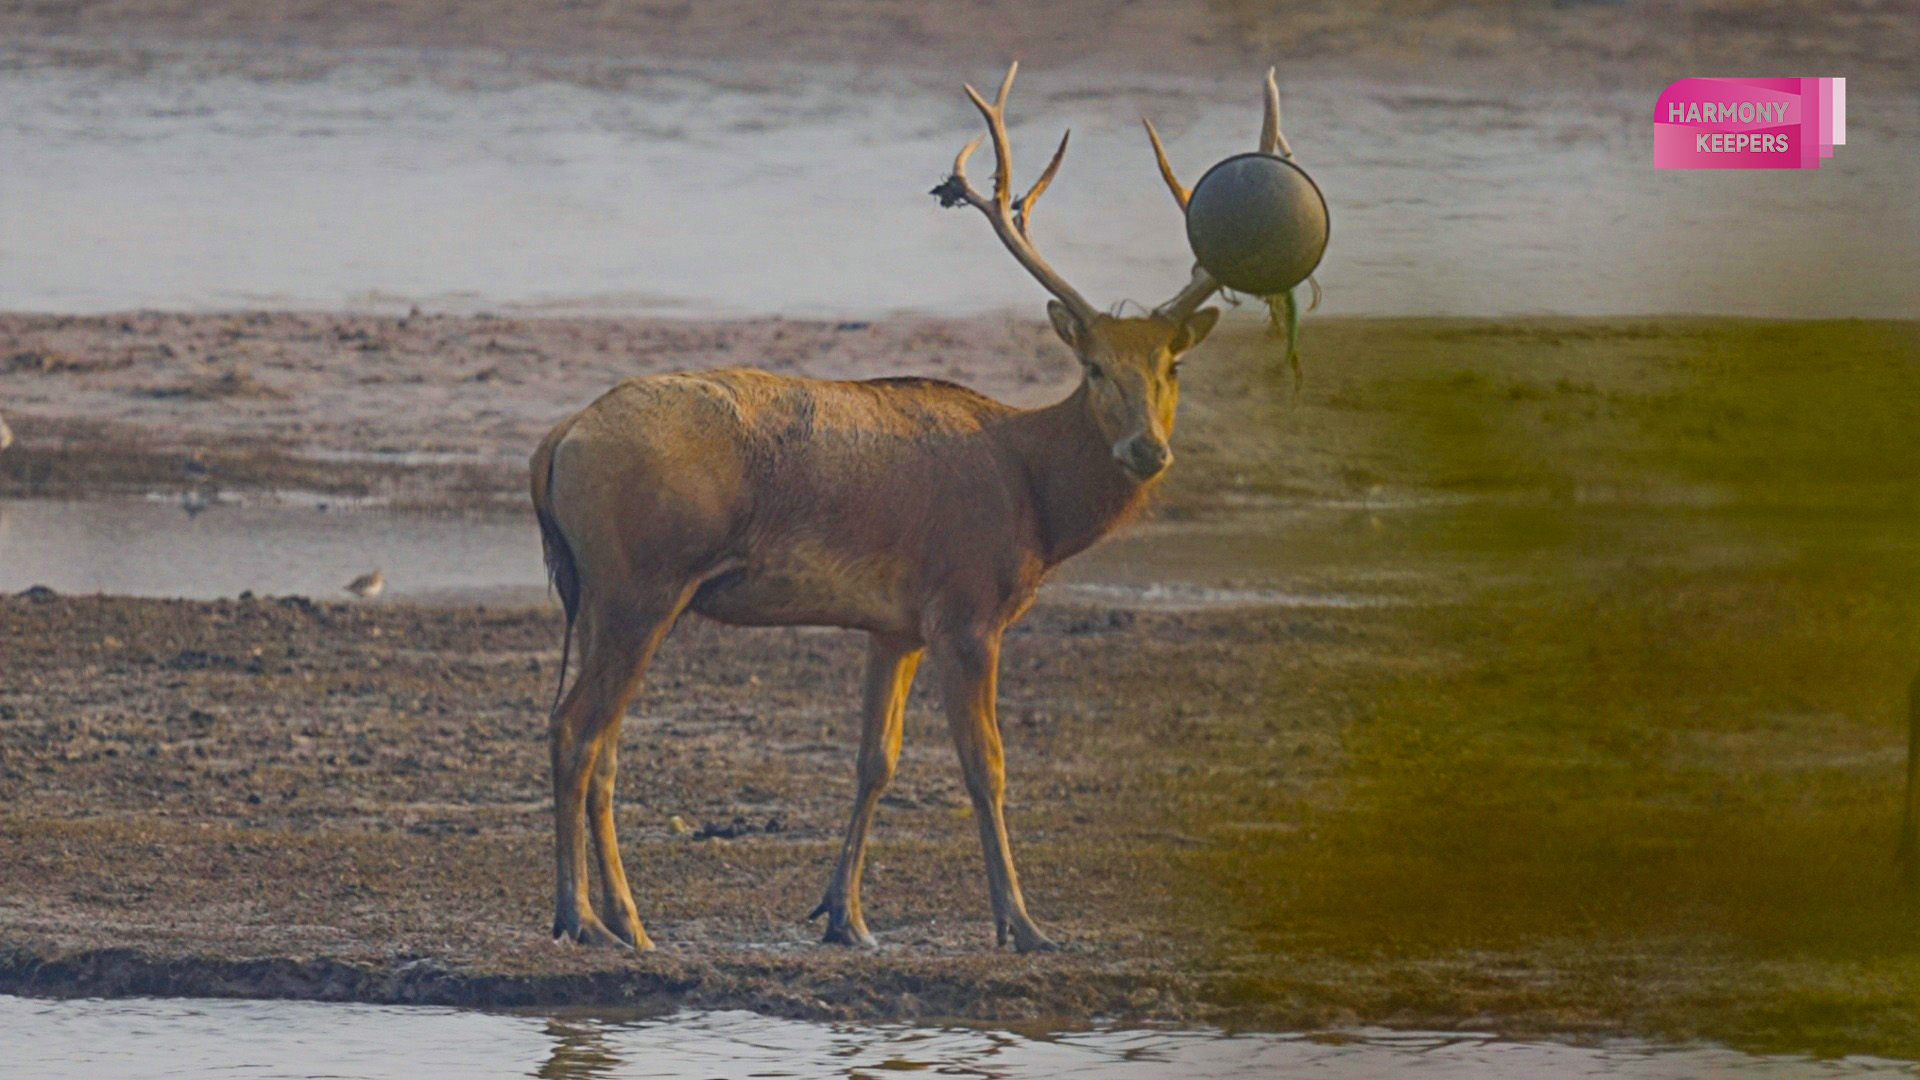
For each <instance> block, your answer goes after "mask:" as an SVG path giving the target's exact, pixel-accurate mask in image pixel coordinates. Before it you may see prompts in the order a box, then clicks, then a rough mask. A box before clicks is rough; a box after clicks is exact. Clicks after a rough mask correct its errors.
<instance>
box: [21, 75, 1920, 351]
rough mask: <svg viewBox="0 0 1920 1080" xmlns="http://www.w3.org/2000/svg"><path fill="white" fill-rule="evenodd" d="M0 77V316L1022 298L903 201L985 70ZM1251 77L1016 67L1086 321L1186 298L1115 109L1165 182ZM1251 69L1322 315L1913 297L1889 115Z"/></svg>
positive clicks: (1243, 109)
mask: <svg viewBox="0 0 1920 1080" xmlns="http://www.w3.org/2000/svg"><path fill="white" fill-rule="evenodd" d="M262 55H263V56H264V57H266V59H261V60H260V63H262V64H266V63H268V62H269V61H270V60H271V57H272V56H273V55H276V54H273V53H271V52H268V53H266V54H262ZM290 56H291V58H290V59H288V60H287V63H288V64H289V65H290V66H291V67H293V68H295V69H299V68H300V67H301V63H300V57H299V56H298V55H297V54H290ZM256 59H258V58H256ZM6 60H7V50H6V49H5V47H4V46H0V101H5V102H6V103H7V108H6V109H5V110H0V147H4V158H5V161H6V167H5V168H4V169H0V309H16V310H35V311H59V312H97V311H104V310H120V309H129V308H163V309H186V310H204V309H224V308H236V307H253V308H288V307H300V308H330V309H331V308H354V309H373V310H399V311H404V310H406V308H407V306H408V305H410V304H421V305H423V306H425V307H426V308H428V309H429V310H451V311H473V310H482V309H488V310H495V311H519V312H526V313H535V314H538V313H543V312H544V313H561V312H613V313H623V314H686V315H729V314H763V313H779V314H790V315H859V314H877V313H884V312H889V311H898V310H917V311H934V312H953V313H966V312H976V311H982V310H993V309H1000V308H1004V307H1007V306H1010V305H1017V306H1018V307H1019V308H1020V309H1021V310H1023V311H1031V310H1036V309H1035V304H1036V303H1037V299H1038V298H1039V297H1040V296H1041V294H1040V292H1039V290H1038V288H1037V287H1036V286H1035V285H1034V284H1033V283H1032V282H1031V281H1029V280H1027V278H1026V277H1025V275H1024V274H1022V273H1021V272H1020V271H1018V270H1017V269H1016V268H1015V266H1014V264H1013V263H1012V261H1011V260H1009V259H1008V258H1007V256H1006V254H1005V253H1004V252H1003V251H1001V250H1000V248H999V245H998V243H997V242H996V241H995V240H994V239H993V237H992V235H991V233H990V232H989V230H988V229H987V227H986V225H985V223H984V222H982V221H981V220H979V217H978V215H976V214H974V213H972V212H971V211H968V210H965V209H957V210H944V211H943V210H941V209H940V208H939V207H938V206H937V205H936V204H935V201H934V200H933V199H932V198H930V197H929V196H928V189H929V188H931V187H932V186H933V185H934V184H935V183H936V182H938V181H939V180H940V179H941V177H942V175H943V174H944V173H945V171H946V170H947V168H948V167H949V164H950V163H951V161H952V160H953V155H954V152H955V151H956V150H957V149H958V148H959V147H960V145H961V144H962V143H964V142H965V141H966V140H967V139H969V138H971V137H972V136H973V135H974V134H975V132H976V129H977V128H978V126H979V119H978V117H977V116H976V115H975V114H974V113H973V112H972V110H971V109H970V108H969V107H968V106H967V105H966V103H965V101H964V99H963V98H962V97H961V95H960V93H959V86H958V83H959V82H960V80H961V79H963V78H971V79H972V80H973V81H975V82H976V83H981V84H983V85H984V84H986V82H987V80H990V79H992V78H993V77H995V75H996V73H995V72H991V71H966V72H960V71H954V72H903V71H887V70H855V69H837V68H832V67H812V68H797V69H767V70H742V69H740V68H738V67H727V68H717V67H715V68H705V67H699V66H685V67H679V68H665V67H662V68H644V69H625V70H622V71H621V72H619V73H618V75H617V77H614V76H606V75H605V73H600V72H596V71H593V70H583V71H581V72H578V73H576V75H577V78H575V79H572V80H568V79H538V78H530V77H526V76H525V75H523V74H520V73H517V72H516V71H515V70H514V69H513V68H512V67H511V65H510V63H509V62H507V61H503V60H489V59H488V58H486V57H485V56H469V55H465V54H448V53H444V52H437V53H433V54H431V55H426V56H422V55H416V54H411V53H406V52H392V53H380V52H363V53H354V54H351V55H350V58H349V59H348V60H346V62H344V63H341V62H339V61H340V55H339V54H327V55H325V56H324V57H320V58H317V59H316V63H315V65H314V66H316V67H318V68H320V69H321V70H324V71H326V73H325V74H322V75H318V76H306V75H300V76H298V77H295V76H288V77H282V78H272V77H260V76H258V74H257V73H254V74H249V75H240V74H233V73H230V72H229V71H228V68H230V67H231V66H232V65H231V64H228V65H227V66H225V67H223V66H222V65H221V64H220V63H212V64H211V65H209V64H208V63H206V62H204V58H199V59H196V55H195V54H193V53H191V52H184V53H181V54H178V55H172V56H169V55H168V54H166V53H164V52H161V53H158V54H155V55H153V56H150V57H148V59H147V61H146V62H143V63H142V64H140V65H137V66H131V67H110V66H70V67H59V66H46V65H44V64H37V63H29V62H27V61H24V60H23V61H20V62H18V63H14V64H12V65H9V64H8V63H6V62H5V61H6ZM319 61H324V62H319ZM1259 74H1260V73H1259V72H1258V71H1257V70H1254V69H1252V68H1249V70H1248V71H1246V72H1245V77H1244V79H1239V78H1234V79H1231V80H1229V79H1227V77H1226V76H1224V75H1223V76H1221V77H1220V78H1218V79H1209V80H1207V81H1199V80H1181V79H1173V78H1165V77H1143V76H1136V75H1134V74H1132V73H1127V74H1125V75H1124V76H1122V75H1119V74H1117V73H1114V72H1111V71H1084V70H1078V69H1073V68H1066V69H1053V70H1047V69H1033V70H1029V71H1028V72H1027V73H1026V74H1025V75H1023V77H1022V83H1021V85H1020V88H1019V89H1018V91H1017V92H1016V94H1015V98H1014V117H1013V125H1012V135H1013V138H1014V141H1015V155H1016V171H1017V172H1018V173H1019V175H1020V177H1021V178H1022V180H1023V181H1025V180H1026V179H1029V178H1031V177H1032V176H1033V175H1035V174H1036V173H1037V171H1038V169H1039V168H1040V166H1041V165H1042V164H1043V163H1044V161H1045V159H1046V154H1047V153H1048V152H1050V150H1051V148H1052V144H1053V141H1054V140H1055V139H1057V138H1058V137H1059V134H1060V132H1061V131H1062V130H1063V129H1066V128H1071V129H1072V130H1073V143H1072V147H1071V149H1070V150H1069V152H1068V155H1067V160H1066V165H1065V168H1064V169H1063V171H1062V172H1061V174H1060V178H1059V181H1058V183H1056V184H1055V185H1054V186H1053V187H1052V188H1051V189H1050V191H1049V192H1048V194H1047V197H1046V202H1045V203H1044V204H1043V207H1042V210H1041V212H1040V214H1039V216H1038V224H1037V228H1036V235H1037V236H1038V239H1039V242H1040V244H1041V246H1042V247H1043V248H1044V250H1045V251H1046V252H1047V254H1048V256H1049V257H1050V259H1051V260H1052V261H1053V262H1054V263H1055V264H1056V265H1057V266H1059V267H1060V268H1061V269H1062V270H1063V272H1064V273H1066V275H1067V276H1068V277H1069V278H1070V279H1071V280H1072V281H1074V282H1075V284H1076V285H1077V286H1078V287H1079V288H1080V289H1081V291H1083V292H1085V293H1086V294H1088V296H1089V297H1091V298H1092V299H1093V300H1094V302H1095V303H1096V304H1109V303H1114V302H1117V301H1119V300H1121V299H1123V298H1132V299H1135V300H1143V301H1146V302H1148V303H1152V302H1155V301H1158V300H1160V299H1164V298H1165V297H1166V296H1167V295H1170V294H1171V293H1172V292H1173V291H1174V289H1175V288H1177V287H1178V286H1179V285H1180V284H1181V283H1182V282H1184V281H1185V279H1186V273H1187V267H1188V265H1189V261H1190V256H1189V255H1188V253H1187V247H1186V244H1185V238H1184V235H1183V233H1182V227H1181V220H1180V217H1179V214H1178V212H1177V211H1176V210H1175V208H1174V207H1173V205H1172V203H1171V201H1170V200H1169V199H1168V197H1167V193H1166V191H1165V189H1164V188H1163V187H1162V186H1161V184H1160V181H1159V179H1158V178H1157V176H1156V175H1155V173H1154V170H1153V166H1152V157H1151V155H1150V154H1149V152H1148V150H1147V147H1146V143H1145V141H1144V139H1143V137H1142V135H1141V132H1140V128H1139V123H1138V118H1139V116H1140V115H1141V113H1143V112H1150V113H1152V114H1153V115H1154V116H1155V117H1156V118H1157V120H1158V122H1159V124H1160V127H1161V130H1162V131H1163V133H1165V134H1166V135H1167V137H1168V139H1169V148H1170V152H1171V154H1172V157H1173V159H1174V160H1175V161H1176V163H1178V165H1179V166H1180V168H1181V169H1182V170H1183V172H1184V174H1185V177H1186V179H1187V181H1188V182H1189V183H1191V182H1193V181H1194V180H1196V179H1197V178H1198V176H1199V174H1200V173H1201V172H1202V171H1203V170H1204V169H1205V167H1206V166H1208V165H1209V164H1211V163H1212V162H1214V161H1217V160H1219V159H1220V158H1222V157H1225V156H1227V155H1228V154H1230V153H1235V152H1239V151H1241V150H1245V149H1250V148H1251V146H1252V143H1253V140H1254V134H1255V132H1256V131H1257V128H1258V125H1259V120H1260V116H1259V103H1258V81H1257V80H1258V77H1259ZM1281 83H1282V88H1283V91H1284V94H1285V100H1286V124H1287V130H1288V133H1289V135H1290V137H1291V139H1292V142H1293V145H1294V147H1295V148H1296V150H1297V151H1298V153H1299V155H1300V159H1301V160H1302V161H1303V163H1305V164H1306V165H1307V167H1308V168H1309V169H1310V170H1311V171H1312V172H1313V174H1314V175H1315V177H1316V178H1317V180H1318V181H1319V183H1320V184H1321V186H1322V187H1323V188H1324V189H1325V191H1326V192H1327V193H1328V197H1329V200H1330V203H1331V206H1332V212H1333V221H1334V227H1333V242H1332V246H1331V247H1330V249H1329V254H1328V256H1327V261H1326V263H1325V265H1324V266H1323V268H1322V270H1321V273H1320V278H1321V280H1322V281H1323V283H1324V284H1325V285H1326V295H1327V310H1328V311H1330V312H1335V313H1382V314H1407V313H1416V314H1418V313H1445V314H1452V315H1488V314H1512V313H1542V312H1546V313H1564V314H1634V313H1648V312H1700V313H1724V314H1749V315H1761V316H1768V317H1781V316H1874V315H1881V316H1885V315H1893V316H1904V315H1912V314H1913V313H1914V312H1915V311H1916V310H1920V242H1917V241H1916V239H1915V238H1916V236H1920V204H1916V202H1915V201H1914V200H1913V199H1912V198H1910V192H1911V183H1912V176H1913V173H1912V157H1911V147H1912V146H1913V144H1914V140H1915V138H1916V136H1920V108H1917V107H1916V103H1915V102H1913V101H1911V100H1904V101H1903V100H1895V101H1881V102H1871V101H1868V100H1865V99H1856V100H1855V102H1854V105H1855V115H1854V116H1852V117H1851V118H1850V120H1851V124H1850V128H1851V132H1850V134H1851V136H1852V139H1851V142H1850V144H1849V145H1848V146H1846V147H1843V148H1841V149H1840V150H1839V151H1838V152H1837V153H1836V154H1835V156H1834V157H1833V158H1832V159H1830V160H1828V161H1826V162H1823V163H1822V165H1821V168H1820V170H1819V171H1818V172H1817V173H1803V172H1770V171H1730V172H1692V171H1673V170H1669V171H1662V172H1656V171H1655V170H1654V169H1653V168H1652V167H1651V158H1652V130H1651V127H1652V125H1651V123H1650V120H1651V116H1652V110H1653V101H1654V99H1655V97H1656V96H1657V94H1658V93H1659V90H1660V88H1659V87H1657V86H1652V85H1647V86H1623V87H1620V88H1618V89H1617V90H1615V91H1613V92H1608V93H1581V94H1577V95H1571V94H1569V95H1558V94H1554V93H1551V92H1545V93H1543V92H1539V91H1537V90H1532V89H1524V88H1519V87H1509V86H1486V87H1473V88H1465V89H1460V88H1453V89H1447V88H1432V87H1418V86H1401V85H1392V84H1381V83H1370V82H1363V81H1354V80H1328V79H1310V78H1306V77H1304V76H1301V77H1296V76H1294V75H1293V74H1291V73H1289V72H1287V71H1282V72H1281ZM980 158H981V160H979V161H977V162H976V164H975V171H976V173H977V176H978V177H979V178H986V177H988V176H989V175H990V172H991V162H990V155H987V154H985V153H984V152H983V153H982V154H981V155H980ZM983 182H984V180H983Z"/></svg>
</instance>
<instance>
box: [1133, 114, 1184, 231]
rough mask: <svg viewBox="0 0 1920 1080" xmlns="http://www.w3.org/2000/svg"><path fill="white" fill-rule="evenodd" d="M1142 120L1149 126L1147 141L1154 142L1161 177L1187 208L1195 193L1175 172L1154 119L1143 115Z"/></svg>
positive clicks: (1181, 204) (1155, 157) (1175, 200)
mask: <svg viewBox="0 0 1920 1080" xmlns="http://www.w3.org/2000/svg"><path fill="white" fill-rule="evenodd" d="M1140 122H1141V123H1142V124H1145V125H1146V126H1147V141H1149V142H1151V143H1153V159H1154V161H1155V162H1157V163H1158V164H1159V166H1160V179H1162V180H1165V181H1166V182H1167V190H1168V191H1171V192H1173V201H1174V202H1177V203H1179V204H1180V209H1182V210H1185V209H1186V208H1187V200H1188V199H1189V198H1191V197H1192V195H1193V193H1192V192H1190V191H1188V190H1187V187H1186V185H1185V184H1182V183H1181V182H1180V178H1179V177H1178V176H1175V175H1174V174H1173V165H1172V164H1171V163H1169V162H1168V161H1167V148H1166V147H1165V146H1164V145H1162V144H1161V142H1160V133H1159V132H1158V131H1155V130H1154V128H1153V121H1151V120H1149V119H1147V118H1146V117H1144V116H1143V117H1141V118H1140Z"/></svg>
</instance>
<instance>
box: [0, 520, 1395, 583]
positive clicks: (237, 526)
mask: <svg viewBox="0 0 1920 1080" xmlns="http://www.w3.org/2000/svg"><path fill="white" fill-rule="evenodd" d="M295 494H297V493H288V496H293V495H295ZM1351 515H1352V512H1351V511H1348V510H1345V509H1341V508H1309V509H1304V510H1298V511H1293V512H1287V513H1274V514H1270V515H1266V516H1264V517H1263V518H1262V520H1261V522H1260V527H1259V528H1253V529H1250V528H1248V527H1247V526H1246V525H1245V524H1239V525H1234V526H1205V525H1198V526H1195V525H1189V526H1180V525H1172V526H1169V525H1156V526H1149V527H1144V528H1139V529H1136V530H1134V531H1133V532H1131V533H1128V534H1125V535H1123V536H1121V537H1118V538H1116V539H1114V540H1112V541H1109V542H1107V543H1105V544H1102V545H1100V546H1099V547H1097V548H1095V549H1094V550H1093V551H1091V552H1089V553H1087V554H1086V555H1083V556H1081V557H1080V558H1078V559H1076V560H1074V561H1073V562H1072V563H1069V564H1068V565H1067V566H1066V567H1064V568H1063V569H1062V571H1061V573H1060V574H1059V576H1058V579H1057V580H1056V581H1055V582H1053V583H1051V584H1049V585H1048V586H1047V592H1046V595H1047V596H1048V597H1049V598H1050V599H1052V600H1054V601H1057V602H1066V603H1076V602H1077V603H1086V604H1091V605H1096V606H1100V607H1122V608H1128V607H1131V608H1157V609H1164V610H1180V609H1186V610H1191V609H1199V608H1219V607H1249V606H1257V607H1298V608H1326V607H1355V606H1368V605H1373V604H1378V603H1390V602H1395V600H1396V598H1397V597H1398V595H1399V593H1398V591H1396V589H1395V586H1399V585H1404V584H1405V582H1378V581H1376V582H1367V581H1362V580H1357V579H1356V577H1355V575H1354V574H1353V573H1349V572H1346V571H1340V570H1338V568H1329V567H1327V566H1325V565H1323V564H1324V562H1325V561H1326V555H1325V552H1324V550H1323V549H1324V547H1325V543H1326V540H1327V539H1328V538H1330V537H1331V538H1337V537H1338V536H1339V535H1341V533H1342V531H1343V530H1344V529H1346V527H1347V526H1346V523H1347V522H1348V520H1349V519H1350V517H1351ZM1314 537H1318V538H1320V542H1319V543H1317V544H1316V543H1314V542H1312V538H1314ZM1290 538H1291V539H1290ZM1294 540H1297V541H1298V542H1297V543H1295V542H1293V541H1294ZM1361 554H1364V552H1363V553H1361ZM375 567H379V568H381V569H382V570H383V571H384V572H385V574H386V578H387V583H388V584H387V591H386V593H385V594H384V595H383V597H382V599H393V598H402V599H406V600H412V601H428V602H475V601H484V602H492V603H502V602H505V603H512V602H535V601H537V600H539V598H540V597H541V596H542V595H544V593H545V591H546V577H545V570H544V567H543V565H542V563H541V558H540V538H539V534H538V532H537V531H536V530H535V529H534V526H533V523H532V522H531V521H525V522H521V521H511V520H509V521H502V520H500V519H498V518H493V517H474V516H464V515H428V514H413V513H393V512H388V511H385V510H382V509H380V508H379V507H377V506H366V505H357V504H354V503H351V502H340V501H326V500H316V499H314V498H311V497H305V498H299V497H282V498H281V499H279V500H275V501H268V502H261V503H215V504H213V505H212V506H210V507H209V508H207V509H204V510H201V511H199V512H198V513H194V514H189V513H187V512H186V511H185V510H184V509H183V507H182V504H181V502H180V501H179V499H178V498H177V497H174V496H162V495H155V496H153V497H151V498H147V499H95V500H80V501H59V500H51V499H20V500H11V501H9V500H0V593H10V592H19V591H20V590H22V589H26V588H30V587H32V586H35V585H44V586H47V587H48V588H51V589H54V590H55V591H57V592H62V593H83V594H84V593H114V594H119V595H125V596H155V597H183V598H187V599H197V600H207V599H216V598H220V597H233V596H237V595H239V594H240V593H241V592H242V591H251V592H254V593H258V594H262V595H287V594H300V595H305V596H313V597H320V598H339V599H345V598H346V594H345V592H344V591H343V587H344V586H345V584H346V583H347V582H348V581H350V580H352V579H353V578H355V577H357V576H359V575H361V574H364V573H366V572H367V571H369V570H371V569H373V568H375Z"/></svg>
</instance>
